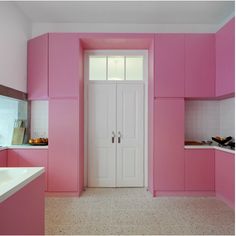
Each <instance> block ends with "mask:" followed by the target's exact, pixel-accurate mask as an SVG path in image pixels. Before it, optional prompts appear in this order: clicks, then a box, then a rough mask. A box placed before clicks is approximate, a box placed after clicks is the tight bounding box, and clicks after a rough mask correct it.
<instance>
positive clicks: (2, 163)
mask: <svg viewBox="0 0 236 236" xmlns="http://www.w3.org/2000/svg"><path fill="white" fill-rule="evenodd" d="M0 167H7V150H3V151H0Z"/></svg>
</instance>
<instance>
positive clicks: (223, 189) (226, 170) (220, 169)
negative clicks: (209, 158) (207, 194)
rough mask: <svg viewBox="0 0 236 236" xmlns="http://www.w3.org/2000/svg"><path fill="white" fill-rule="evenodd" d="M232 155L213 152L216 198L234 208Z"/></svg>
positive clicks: (233, 162)
mask: <svg viewBox="0 0 236 236" xmlns="http://www.w3.org/2000/svg"><path fill="white" fill-rule="evenodd" d="M234 158H235V156H234V154H231V153H227V152H224V151H219V150H216V151H215V162H216V164H215V170H216V196H217V197H219V198H220V199H222V200H223V201H225V202H226V203H227V204H228V205H229V206H231V207H234V204H235V203H234V201H235V183H234V181H235V167H234V165H235V161H234Z"/></svg>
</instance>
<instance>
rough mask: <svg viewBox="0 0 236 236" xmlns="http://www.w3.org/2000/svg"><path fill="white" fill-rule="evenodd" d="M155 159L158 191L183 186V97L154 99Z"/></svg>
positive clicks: (181, 187) (177, 188)
mask: <svg viewBox="0 0 236 236" xmlns="http://www.w3.org/2000/svg"><path fill="white" fill-rule="evenodd" d="M154 163H155V164H154V175H155V177H154V178H155V180H154V183H155V189H156V191H157V195H158V191H183V190H184V99H164V98H158V99H155V102H154Z"/></svg>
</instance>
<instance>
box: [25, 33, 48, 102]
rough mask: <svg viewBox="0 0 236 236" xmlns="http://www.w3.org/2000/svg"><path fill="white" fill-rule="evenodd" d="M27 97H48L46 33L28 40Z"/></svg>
mask: <svg viewBox="0 0 236 236" xmlns="http://www.w3.org/2000/svg"><path fill="white" fill-rule="evenodd" d="M27 60H28V64H27V87H28V89H27V90H28V99H29V100H39V99H41V100H42V99H47V98H48V34H44V35H42V36H39V37H36V38H33V39H30V40H29V41H28V59H27Z"/></svg>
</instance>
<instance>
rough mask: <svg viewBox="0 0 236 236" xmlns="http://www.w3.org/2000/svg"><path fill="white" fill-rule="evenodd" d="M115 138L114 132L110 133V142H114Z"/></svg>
mask: <svg viewBox="0 0 236 236" xmlns="http://www.w3.org/2000/svg"><path fill="white" fill-rule="evenodd" d="M115 137H116V134H115V132H114V131H112V136H111V142H112V143H114V142H115Z"/></svg>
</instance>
